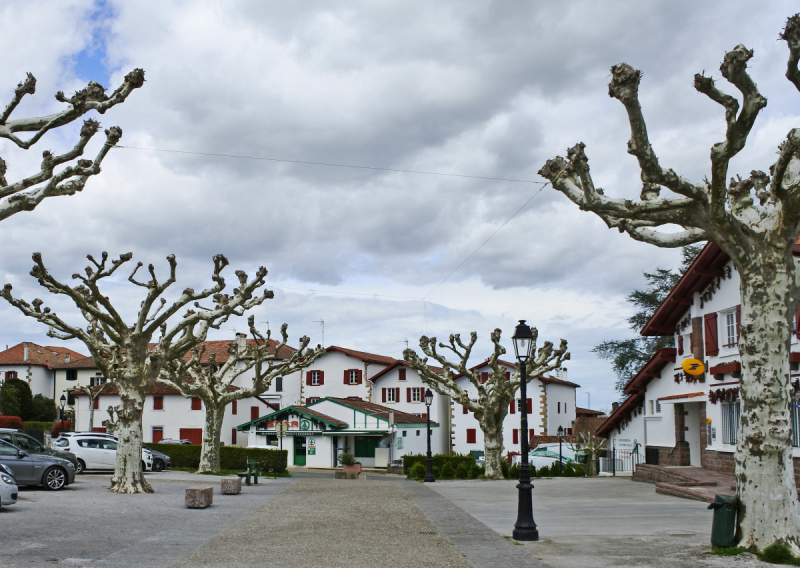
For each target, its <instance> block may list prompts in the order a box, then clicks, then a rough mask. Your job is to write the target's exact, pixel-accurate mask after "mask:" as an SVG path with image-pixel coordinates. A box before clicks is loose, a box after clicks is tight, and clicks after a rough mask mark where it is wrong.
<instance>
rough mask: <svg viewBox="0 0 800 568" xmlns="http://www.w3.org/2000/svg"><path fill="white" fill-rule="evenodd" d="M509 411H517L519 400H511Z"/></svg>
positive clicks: (514, 412) (512, 412)
mask: <svg viewBox="0 0 800 568" xmlns="http://www.w3.org/2000/svg"><path fill="white" fill-rule="evenodd" d="M508 412H509V413H511V414H516V413H517V400H516V399H514V400H512V401H511V404H509V405H508Z"/></svg>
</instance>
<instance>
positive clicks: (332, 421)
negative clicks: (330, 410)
mask: <svg viewBox="0 0 800 568" xmlns="http://www.w3.org/2000/svg"><path fill="white" fill-rule="evenodd" d="M287 414H300V415H302V416H306V417H307V418H311V419H312V420H316V421H317V422H323V423H325V424H327V425H328V426H330V427H331V428H336V429H341V428H347V426H348V424H347V422H343V421H341V420H339V419H338V418H333V417H332V416H328V415H327V414H322V413H321V412H317V411H316V410H313V409H311V408H308V407H307V406H294V405H292V406H287V407H285V408H281V409H280V410H278V411H276V412H273V413H272V414H267V415H266V416H261V417H260V418H256V419H255V420H251V421H250V422H245V423H244V424H240V425H239V426H237V427H236V429H237V430H239V431H242V430H244V429H245V428H249V427H250V426H252V425H254V424H257V423H258V422H263V421H264V420H275V419H277V418H279V417H281V416H283V415H287Z"/></svg>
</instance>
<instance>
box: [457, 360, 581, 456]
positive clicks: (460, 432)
mask: <svg viewBox="0 0 800 568" xmlns="http://www.w3.org/2000/svg"><path fill="white" fill-rule="evenodd" d="M500 363H501V364H503V365H504V366H505V367H507V368H508V372H506V377H507V378H510V376H511V374H512V373H513V372H514V365H513V364H512V363H508V362H506V361H500ZM470 371H473V372H478V373H480V374H481V381H482V382H486V381H487V380H489V373H490V372H491V368H490V367H489V365H488V359H487V360H486V361H484V362H483V363H480V364H478V365H475V366H474V367H472V368H471V369H470ZM566 372H567V371H566V369H564V370H562V371H560V374H561V377H560V378H556V377H536V378H535V379H532V380H530V381H529V382H528V386H527V391H528V392H527V397H526V398H527V400H526V401H525V404H526V406H527V411H528V435H529V438H530V440H533V438H534V436H547V435H554V434H555V433H556V431H557V430H558V427H559V426H561V427H563V428H564V431H565V432H566V433H567V434H569V435H571V434H572V425H573V422H574V421H575V400H576V394H575V393H576V389H578V388H580V386H579V385H576V384H575V383H571V382H569V381H567V380H566ZM455 380H456V384H457V385H458V386H459V387H460V388H462V389H464V390H465V391H467V392H468V393H469V397H470V399H472V400H477V399H478V390H477V388H476V387H475V385H473V384H472V383H471V382H470V381H469V379H467V378H466V377H465V376H463V375H457V376H456V377H455ZM517 392H519V391H517ZM522 404H523V402H522V399H521V398H517V399H516V400H515V403H512V404H511V405H510V406H509V411H508V414H507V415H506V419H505V421H504V422H503V445H504V446H505V451H504V452H503V453H504V454H505V453H511V454H519V453H520V451H521V440H520V431H519V414H518V411H520V410H521V409H522ZM451 406H452V411H451V429H450V439H451V446H452V451H453V452H455V453H458V454H469V453H471V454H473V455H475V456H480V455H483V431H481V428H480V425H479V424H478V421H477V420H476V419H475V417H474V416H473V414H472V413H471V412H469V410H467V408H466V407H465V406H462V405H460V404H457V403H454V402H452V401H451ZM530 440H529V441H530Z"/></svg>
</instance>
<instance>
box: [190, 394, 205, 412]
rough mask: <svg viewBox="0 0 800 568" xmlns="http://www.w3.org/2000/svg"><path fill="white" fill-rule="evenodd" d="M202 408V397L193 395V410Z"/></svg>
mask: <svg viewBox="0 0 800 568" xmlns="http://www.w3.org/2000/svg"><path fill="white" fill-rule="evenodd" d="M202 409H203V407H202V406H201V405H200V399H199V398H197V397H196V396H195V397H192V410H202Z"/></svg>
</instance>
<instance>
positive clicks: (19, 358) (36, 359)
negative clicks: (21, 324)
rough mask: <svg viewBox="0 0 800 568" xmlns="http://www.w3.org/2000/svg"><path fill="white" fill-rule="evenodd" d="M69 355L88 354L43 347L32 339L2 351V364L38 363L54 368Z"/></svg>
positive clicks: (61, 348) (0, 354)
mask: <svg viewBox="0 0 800 568" xmlns="http://www.w3.org/2000/svg"><path fill="white" fill-rule="evenodd" d="M26 345H27V346H28V358H27V359H25V346H26ZM67 356H69V358H70V359H84V358H86V355H83V354H81V353H78V352H76V351H73V350H72V349H67V348H66V347H51V346H47V347H43V346H41V345H37V344H36V343H31V342H30V341H24V342H22V343H18V344H17V345H15V346H14V347H11V348H9V349H6V350H5V351H0V365H38V366H42V367H47V368H48V369H52V368H53V367H55V366H56V365H61V364H63V363H64V362H65V361H66V359H67Z"/></svg>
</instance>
